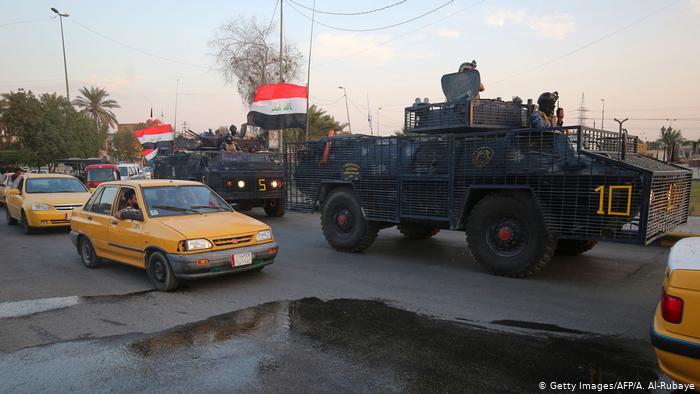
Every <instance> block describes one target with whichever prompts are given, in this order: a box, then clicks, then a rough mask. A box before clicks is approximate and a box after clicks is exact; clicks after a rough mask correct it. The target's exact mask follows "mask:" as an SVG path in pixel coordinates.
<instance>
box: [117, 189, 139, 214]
mask: <svg viewBox="0 0 700 394" xmlns="http://www.w3.org/2000/svg"><path fill="white" fill-rule="evenodd" d="M124 199H125V200H126V204H125V205H124V208H122V209H120V210H119V211H117V213H116V214H115V215H114V216H115V217H116V218H117V219H119V220H122V213H124V212H126V211H138V210H139V204H138V202H137V201H136V192H135V191H134V189H127V190H126V191H125V192H124Z"/></svg>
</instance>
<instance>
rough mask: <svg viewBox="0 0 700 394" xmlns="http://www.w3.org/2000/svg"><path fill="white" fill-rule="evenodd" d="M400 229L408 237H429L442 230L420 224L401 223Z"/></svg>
mask: <svg viewBox="0 0 700 394" xmlns="http://www.w3.org/2000/svg"><path fill="white" fill-rule="evenodd" d="M398 228H399V231H400V232H401V234H403V236H404V237H406V238H408V239H428V238H431V237H432V236H433V235H436V234H437V233H439V232H440V229H439V228H433V227H425V226H418V225H415V224H399V225H398Z"/></svg>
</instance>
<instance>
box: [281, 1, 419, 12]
mask: <svg viewBox="0 0 700 394" xmlns="http://www.w3.org/2000/svg"><path fill="white" fill-rule="evenodd" d="M288 1H289V2H291V3H294V4H295V5H297V6H299V7H301V8H304V9H306V10H309V11H314V10H313V9H312V8H310V7H307V6H305V5H303V4H299V3H297V2H296V1H294V0H288ZM405 2H406V0H401V1H397V2H396V3H392V4H389V5H386V6H384V7H380V8H375V9H373V10H368V11H359V12H331V11H319V10H316V13H317V14H326V15H339V16H352V15H366V14H371V13H373V12H379V11H384V10H386V9H389V8H392V7H396V6H397V5H400V4H403V3H405Z"/></svg>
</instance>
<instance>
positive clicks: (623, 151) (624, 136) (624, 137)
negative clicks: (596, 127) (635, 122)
mask: <svg viewBox="0 0 700 394" xmlns="http://www.w3.org/2000/svg"><path fill="white" fill-rule="evenodd" d="M614 120H615V122H617V124H619V125H620V138H622V149H621V151H620V156H621V157H622V160H625V155H626V154H627V130H625V133H624V134H623V133H622V124H623V123H625V122H627V120H629V118H624V119H622V120H619V119H618V118H614Z"/></svg>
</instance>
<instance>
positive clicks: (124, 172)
mask: <svg viewBox="0 0 700 394" xmlns="http://www.w3.org/2000/svg"><path fill="white" fill-rule="evenodd" d="M119 173H120V174H121V175H122V176H128V175H129V168H128V167H119Z"/></svg>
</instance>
